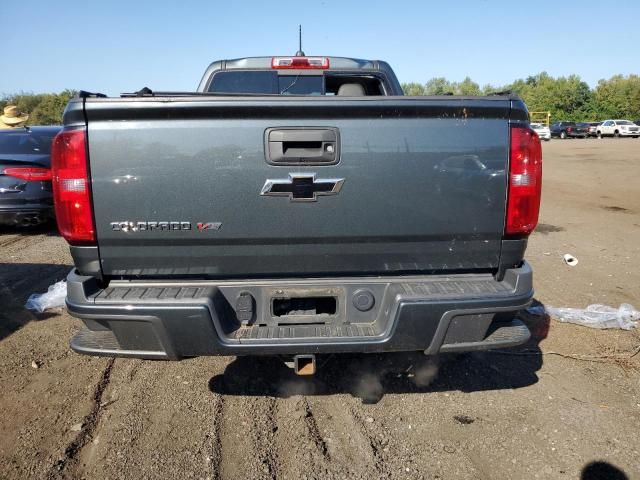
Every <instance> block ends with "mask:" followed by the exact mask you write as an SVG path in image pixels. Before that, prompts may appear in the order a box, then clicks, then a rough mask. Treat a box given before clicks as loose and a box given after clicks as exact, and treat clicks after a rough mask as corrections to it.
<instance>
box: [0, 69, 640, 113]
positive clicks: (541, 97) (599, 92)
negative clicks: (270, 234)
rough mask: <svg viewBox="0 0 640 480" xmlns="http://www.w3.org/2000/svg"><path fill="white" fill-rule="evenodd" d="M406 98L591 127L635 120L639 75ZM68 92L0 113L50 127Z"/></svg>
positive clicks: (442, 89) (538, 78)
mask: <svg viewBox="0 0 640 480" xmlns="http://www.w3.org/2000/svg"><path fill="white" fill-rule="evenodd" d="M402 88H403V90H404V92H405V94H406V95H445V94H454V95H487V94H491V93H496V92H501V91H511V92H514V93H517V94H518V95H520V96H521V97H522V99H523V100H524V101H525V103H526V104H527V107H528V108H529V111H532V112H547V111H549V112H551V118H552V120H553V121H557V120H574V121H584V122H592V121H598V120H605V119H607V118H626V119H629V120H632V121H633V120H638V119H640V76H638V75H628V76H624V75H614V76H613V77H611V78H609V79H607V80H600V81H599V82H598V85H596V87H595V88H593V89H592V88H589V85H587V83H586V82H584V81H582V79H581V78H580V77H579V76H578V75H570V76H568V77H557V78H554V77H552V76H551V75H549V74H548V73H546V72H542V73H539V74H537V75H533V76H530V77H527V78H525V79H518V80H516V81H514V82H513V83H511V84H509V85H504V86H501V87H496V86H493V85H484V86H482V87H481V86H480V85H478V84H477V83H476V82H474V81H473V80H471V78H469V77H466V78H465V79H464V80H462V81H461V82H452V81H450V80H447V79H446V78H444V77H436V78H432V79H431V80H429V81H428V82H427V83H424V84H422V83H417V82H410V83H403V84H402ZM75 93H76V92H75V91H74V90H64V91H62V92H60V93H35V94H34V93H25V92H21V93H17V94H11V95H3V96H2V97H0V109H2V108H4V107H5V106H6V105H16V106H17V107H18V109H19V110H20V111H21V112H26V113H28V114H29V121H28V124H29V125H55V124H59V123H61V122H62V112H63V111H64V107H65V106H66V104H67V102H68V101H69V99H70V98H71V97H73V96H74V95H75Z"/></svg>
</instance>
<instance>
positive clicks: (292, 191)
mask: <svg viewBox="0 0 640 480" xmlns="http://www.w3.org/2000/svg"><path fill="white" fill-rule="evenodd" d="M343 183H344V178H316V174H315V173H290V174H289V178H287V179H284V180H272V179H267V181H266V182H264V186H263V187H262V191H261V192H260V195H269V196H273V197H289V200H291V201H292V202H315V201H317V200H318V197H319V196H320V195H336V194H337V193H338V192H340V189H341V188H342V184H343Z"/></svg>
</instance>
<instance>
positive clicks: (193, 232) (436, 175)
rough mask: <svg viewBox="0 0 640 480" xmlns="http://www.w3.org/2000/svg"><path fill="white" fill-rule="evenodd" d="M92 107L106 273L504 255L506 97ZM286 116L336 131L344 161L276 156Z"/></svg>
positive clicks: (491, 259) (273, 270) (384, 267)
mask: <svg viewBox="0 0 640 480" xmlns="http://www.w3.org/2000/svg"><path fill="white" fill-rule="evenodd" d="M84 108H85V118H86V120H87V123H88V127H87V132H88V145H89V147H88V148H89V159H90V170H91V182H92V194H93V198H94V202H93V203H94V215H95V222H96V232H97V238H98V245H99V254H100V260H101V265H102V269H103V273H104V274H105V275H113V276H151V277H152V276H158V277H163V278H166V277H168V276H194V277H203V278H204V277H251V276H316V275H317V276H321V275H329V274H331V275H347V274H359V275H363V274H365V275H377V274H387V273H388V274H392V273H394V274H395V273H398V272H428V271H435V270H438V271H442V270H451V271H454V270H456V271H460V270H486V269H495V268H497V266H498V262H499V257H500V245H501V238H502V234H503V229H504V216H505V197H506V173H505V171H506V167H507V163H508V157H509V128H508V124H509V115H510V101H509V100H507V99H504V98H502V99H494V100H492V99H486V98H485V99H478V100H472V99H456V98H452V99H442V98H440V99H433V98H424V99H418V98H402V97H387V98H380V97H379V98H371V97H368V98H363V99H340V98H304V99H300V98H295V97H292V98H263V97H261V98H248V99H247V98H229V97H225V98H219V99H217V98H210V97H205V98H203V97H193V98H192V97H188V98H178V97H175V98H163V99H158V98H128V99H127V98H123V99H87V100H86V101H85V106H84ZM289 127H291V128H293V129H295V130H296V131H304V128H305V127H306V128H311V127H313V128H314V129H322V130H323V131H324V130H326V131H334V132H337V136H336V148H338V149H339V159H336V160H339V161H337V163H335V164H320V163H318V162H316V161H315V160H313V159H311V160H309V159H302V160H300V161H299V162H300V163H297V164H293V165H274V164H270V163H268V161H267V158H266V155H265V149H268V140H269V138H265V135H268V132H269V131H270V130H269V129H273V128H276V129H283V128H289ZM292 138H293V137H292ZM298 146H299V145H297V144H295V142H293V143H291V144H290V147H291V148H293V149H295V148H296V147H298ZM292 151H293V150H292ZM310 162H311V163H312V165H309V163H310ZM327 193H332V194H330V195H328V194H327ZM314 194H315V195H314ZM314 196H315V198H313V197H314Z"/></svg>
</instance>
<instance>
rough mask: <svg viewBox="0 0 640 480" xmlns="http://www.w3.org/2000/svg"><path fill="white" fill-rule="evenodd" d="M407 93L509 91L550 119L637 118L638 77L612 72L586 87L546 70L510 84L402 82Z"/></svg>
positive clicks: (576, 79)
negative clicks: (604, 78)
mask: <svg viewBox="0 0 640 480" xmlns="http://www.w3.org/2000/svg"><path fill="white" fill-rule="evenodd" d="M402 88H403V90H404V92H405V94H406V95H445V94H454V95H488V94H491V93H496V92H501V91H511V92H513V93H517V94H518V95H520V97H522V99H523V100H524V102H525V103H526V104H527V107H528V108H529V111H531V112H547V111H548V112H551V119H552V121H558V120H573V121H584V122H595V121H599V120H605V119H607V118H625V119H628V120H632V121H633V120H638V119H640V76H638V75H628V76H624V75H614V76H613V77H611V78H609V79H607V80H600V81H599V82H598V84H597V85H596V87H595V88H593V89H591V88H589V85H587V83H586V82H584V81H582V80H581V79H580V77H579V76H578V75H570V76H568V77H557V78H554V77H552V76H551V75H549V74H548V73H547V72H542V73H539V74H537V75H533V76H530V77H527V78H525V79H518V80H516V81H514V82H513V83H511V84H509V85H504V86H501V87H496V86H493V85H484V86H482V87H481V86H480V85H478V84H477V83H476V82H474V81H473V80H471V78H469V77H466V78H465V79H464V80H462V81H461V82H452V81H449V80H447V79H446V78H444V77H437V78H432V79H431V80H429V81H428V82H427V83H425V84H421V83H416V82H411V83H404V84H402Z"/></svg>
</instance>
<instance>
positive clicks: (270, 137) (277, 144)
mask: <svg viewBox="0 0 640 480" xmlns="http://www.w3.org/2000/svg"><path fill="white" fill-rule="evenodd" d="M265 156H266V160H267V163H270V164H271V165H335V164H336V163H338V161H339V160H340V135H339V133H338V129H337V128H333V127H318V128H316V127H310V128H309V127H307V128H304V127H303V128H296V127H283V128H268V129H267V131H266V132H265Z"/></svg>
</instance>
